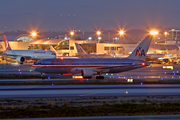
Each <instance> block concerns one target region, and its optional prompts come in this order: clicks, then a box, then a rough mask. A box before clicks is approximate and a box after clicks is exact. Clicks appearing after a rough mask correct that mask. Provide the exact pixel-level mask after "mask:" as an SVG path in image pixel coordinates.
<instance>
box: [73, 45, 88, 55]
mask: <svg viewBox="0 0 180 120" xmlns="http://www.w3.org/2000/svg"><path fill="white" fill-rule="evenodd" d="M75 45H76V49H77V53H78V55H86V54H87V53H86V52H85V51H84V50H83V49H82V47H81V46H80V45H79V44H77V43H75Z"/></svg>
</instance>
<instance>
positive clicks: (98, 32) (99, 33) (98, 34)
mask: <svg viewBox="0 0 180 120" xmlns="http://www.w3.org/2000/svg"><path fill="white" fill-rule="evenodd" d="M96 34H97V36H98V43H99V40H100V37H99V36H100V35H101V32H100V31H97V32H96Z"/></svg>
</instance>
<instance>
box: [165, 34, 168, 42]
mask: <svg viewBox="0 0 180 120" xmlns="http://www.w3.org/2000/svg"><path fill="white" fill-rule="evenodd" d="M167 34H168V33H167V32H164V35H165V44H166V36H167Z"/></svg>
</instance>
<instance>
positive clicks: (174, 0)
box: [0, 0, 180, 31]
mask: <svg viewBox="0 0 180 120" xmlns="http://www.w3.org/2000/svg"><path fill="white" fill-rule="evenodd" d="M0 16H1V17H0V31H11V30H29V29H37V30H43V31H49V30H51V31H64V30H71V29H77V30H81V31H91V30H94V29H105V30H109V29H119V28H125V29H144V28H147V27H177V28H180V0H1V4H0Z"/></svg>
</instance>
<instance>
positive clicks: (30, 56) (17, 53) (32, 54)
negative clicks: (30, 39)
mask: <svg viewBox="0 0 180 120" xmlns="http://www.w3.org/2000/svg"><path fill="white" fill-rule="evenodd" d="M4 43H5V48H6V51H4V52H3V54H4V55H5V56H8V57H10V58H12V59H16V60H17V61H18V63H20V64H23V63H24V62H25V61H26V60H41V59H46V58H56V54H55V53H54V52H53V51H46V50H11V47H10V45H9V42H8V40H7V38H6V36H5V35H4Z"/></svg>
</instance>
